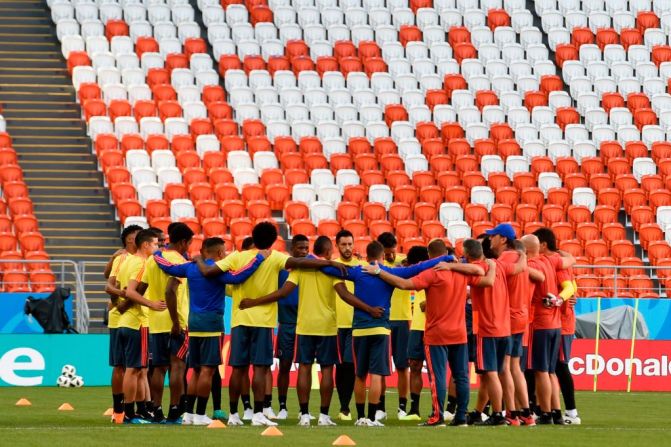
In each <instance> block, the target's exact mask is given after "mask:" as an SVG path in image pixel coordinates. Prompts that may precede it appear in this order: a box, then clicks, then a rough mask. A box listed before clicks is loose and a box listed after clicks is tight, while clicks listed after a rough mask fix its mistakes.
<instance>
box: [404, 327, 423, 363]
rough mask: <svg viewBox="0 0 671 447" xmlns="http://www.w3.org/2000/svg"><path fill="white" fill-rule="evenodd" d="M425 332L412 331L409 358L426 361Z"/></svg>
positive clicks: (409, 339) (409, 341) (409, 342)
mask: <svg viewBox="0 0 671 447" xmlns="http://www.w3.org/2000/svg"><path fill="white" fill-rule="evenodd" d="M425 357H426V356H425V355H424V331H418V330H411V331H410V337H409V338H408V358H409V359H410V360H421V361H424V359H425Z"/></svg>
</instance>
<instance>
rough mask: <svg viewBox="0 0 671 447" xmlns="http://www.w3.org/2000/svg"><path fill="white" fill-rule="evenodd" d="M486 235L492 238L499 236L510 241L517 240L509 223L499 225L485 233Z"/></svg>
mask: <svg viewBox="0 0 671 447" xmlns="http://www.w3.org/2000/svg"><path fill="white" fill-rule="evenodd" d="M485 234H488V235H490V236H494V235H499V236H501V237H505V238H506V239H510V240H513V239H515V238H517V235H516V234H515V229H514V228H513V226H512V225H510V224H507V223H502V224H498V225H497V226H495V227H494V228H492V229H491V230H487V231H485Z"/></svg>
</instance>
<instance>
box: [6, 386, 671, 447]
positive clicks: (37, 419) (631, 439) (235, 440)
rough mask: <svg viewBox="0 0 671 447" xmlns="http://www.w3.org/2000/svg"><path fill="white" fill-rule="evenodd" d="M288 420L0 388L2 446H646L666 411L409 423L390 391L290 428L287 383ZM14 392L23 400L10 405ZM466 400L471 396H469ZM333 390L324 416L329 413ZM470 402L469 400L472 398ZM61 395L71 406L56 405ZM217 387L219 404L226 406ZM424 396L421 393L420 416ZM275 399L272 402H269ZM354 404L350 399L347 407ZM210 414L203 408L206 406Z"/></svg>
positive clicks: (635, 403) (644, 402) (592, 400)
mask: <svg viewBox="0 0 671 447" xmlns="http://www.w3.org/2000/svg"><path fill="white" fill-rule="evenodd" d="M289 395H290V401H289V411H290V415H291V419H289V420H286V421H281V423H280V426H279V428H280V430H281V431H282V432H283V433H284V436H283V437H277V438H269V437H262V436H261V432H262V431H263V428H261V427H251V426H245V427H228V428H225V429H220V430H212V429H207V428H205V427H179V426H159V425H144V426H113V425H111V424H110V422H109V417H104V416H102V413H103V412H104V411H105V410H106V409H107V408H108V407H110V406H111V396H110V390H109V388H104V387H101V388H95V387H91V388H87V387H85V388H79V389H59V388H3V389H2V391H0V414H1V415H2V417H0V445H6V446H44V445H49V446H77V447H79V446H89V445H91V446H94V445H95V446H100V445H109V446H168V445H178V446H189V447H201V446H209V445H212V446H215V445H216V446H219V447H220V446H222V445H227V446H242V445H246V446H250V447H251V446H279V445H288V446H291V447H303V446H310V447H316V446H330V445H331V443H332V442H333V441H334V440H335V439H336V438H337V437H338V436H339V435H341V434H346V435H348V436H350V437H351V438H352V439H353V440H354V441H355V442H356V443H357V445H358V446H384V447H391V446H445V445H457V446H479V445H482V446H496V447H498V446H518V447H519V446H552V447H556V446H571V447H577V446H590V447H593V446H609V447H615V446H626V447H632V446H639V445H640V446H646V447H656V446H664V445H667V446H668V445H671V426H669V423H668V419H667V418H666V415H667V409H668V403H669V395H668V394H663V393H631V394H626V393H608V392H600V393H596V394H595V393H590V392H580V393H578V395H577V402H578V408H579V410H580V416H581V417H582V420H583V425H581V426H567V427H558V426H554V427H553V426H543V427H462V428H456V427H440V428H426V427H417V425H416V423H415V422H399V421H398V420H396V417H395V411H389V410H394V409H395V408H396V404H397V396H396V394H395V392H394V391H393V390H390V391H389V392H388V393H387V410H388V413H389V415H390V418H389V419H388V420H387V421H386V427H384V428H360V427H354V426H353V425H352V423H351V422H347V423H345V422H342V423H339V425H338V426H337V427H317V426H313V427H311V428H306V427H298V426H296V423H297V418H296V415H297V410H298V404H297V402H296V397H295V396H296V395H295V390H294V389H291V390H289ZM22 397H26V398H28V399H29V400H30V401H31V402H32V404H33V405H32V406H30V407H16V406H15V405H14V404H15V402H16V401H17V400H18V399H19V398H22ZM318 399H319V397H318V394H317V392H313V394H312V400H311V409H312V412H313V414H315V412H316V411H318V405H319V404H318ZM472 399H474V396H472ZM336 401H337V398H336V396H335V395H334V399H333V403H332V405H331V416H332V417H335V415H336V414H337V411H336V410H337V405H336ZM473 401H474V400H473ZM64 402H69V403H70V404H72V405H73V406H74V408H75V411H71V412H67V411H58V410H57V408H58V407H59V406H60V405H61V404H62V403H64ZM227 402H228V399H227V390H225V389H224V390H223V408H224V409H227V407H228V404H227ZM429 404H430V396H429V394H428V393H427V392H424V393H423V395H422V411H423V415H426V414H427V413H428V407H429ZM274 406H275V407H276V406H277V402H274ZM353 407H354V405H352V409H354V408H353ZM210 413H211V412H210Z"/></svg>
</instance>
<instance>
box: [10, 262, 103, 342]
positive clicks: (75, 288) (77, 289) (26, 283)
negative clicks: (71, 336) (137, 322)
mask: <svg viewBox="0 0 671 447" xmlns="http://www.w3.org/2000/svg"><path fill="white" fill-rule="evenodd" d="M45 264H48V265H49V269H50V270H51V272H52V273H53V275H54V278H53V282H51V281H31V280H30V273H32V272H42V273H44V266H45ZM31 265H34V266H36V267H38V268H35V269H32V270H31V269H30V266H31ZM24 266H25V267H28V270H27V271H25V269H24V268H23V267H24ZM17 267H18V268H17ZM0 269H2V271H3V272H5V274H4V275H3V278H2V279H3V281H2V284H3V286H4V289H5V290H8V289H9V291H11V290H15V291H17V292H19V291H20V292H23V293H39V292H49V291H53V289H52V288H51V286H52V285H53V286H54V287H57V286H59V287H67V288H69V289H70V293H71V296H72V298H73V301H72V302H73V318H74V321H73V325H74V328H75V329H76V330H77V331H78V332H79V333H81V334H85V333H87V332H88V329H89V321H90V313H89V306H88V302H87V300H86V292H85V290H84V284H83V278H82V275H81V272H80V270H79V266H78V265H77V263H76V262H74V261H71V260H68V259H53V260H37V261H27V260H23V259H16V260H15V259H11V260H0ZM17 270H18V272H21V271H24V272H25V276H23V277H21V276H20V275H16V276H14V277H12V276H10V275H9V273H10V272H14V273H18V272H17ZM7 286H10V287H7Z"/></svg>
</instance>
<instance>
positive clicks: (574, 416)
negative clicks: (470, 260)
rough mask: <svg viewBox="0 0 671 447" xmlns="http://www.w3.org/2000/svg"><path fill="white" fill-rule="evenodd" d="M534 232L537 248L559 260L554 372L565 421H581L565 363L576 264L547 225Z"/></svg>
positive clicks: (568, 356)
mask: <svg viewBox="0 0 671 447" xmlns="http://www.w3.org/2000/svg"><path fill="white" fill-rule="evenodd" d="M534 235H536V237H538V240H539V241H540V245H541V249H540V252H541V253H542V254H543V255H545V256H547V257H548V258H550V259H553V258H554V261H555V265H556V264H557V263H558V262H559V261H561V267H562V268H561V269H560V270H558V271H557V284H559V285H560V286H561V292H559V296H560V297H561V298H562V299H563V300H564V305H563V306H561V309H562V312H561V341H560V344H559V359H558V362H557V368H556V376H557V380H558V381H559V388H560V389H561V393H562V396H563V397H564V405H565V407H566V411H565V413H564V416H563V417H564V422H565V423H566V424H571V425H580V423H581V420H580V417H579V416H578V410H577V409H576V404H575V387H574V384H573V376H572V375H571V371H570V370H569V367H568V362H569V360H570V359H571V345H572V343H573V336H574V334H575V310H574V306H575V301H576V300H575V296H574V295H575V292H576V291H577V290H578V286H577V284H576V283H575V281H574V279H573V272H572V268H571V267H572V265H573V264H575V258H573V256H571V255H570V254H568V253H565V252H561V253H560V252H559V250H557V239H556V237H555V234H554V232H553V231H552V230H551V229H550V228H539V229H538V230H536V231H534ZM557 419H558V417H557V414H556V413H553V420H557Z"/></svg>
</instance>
